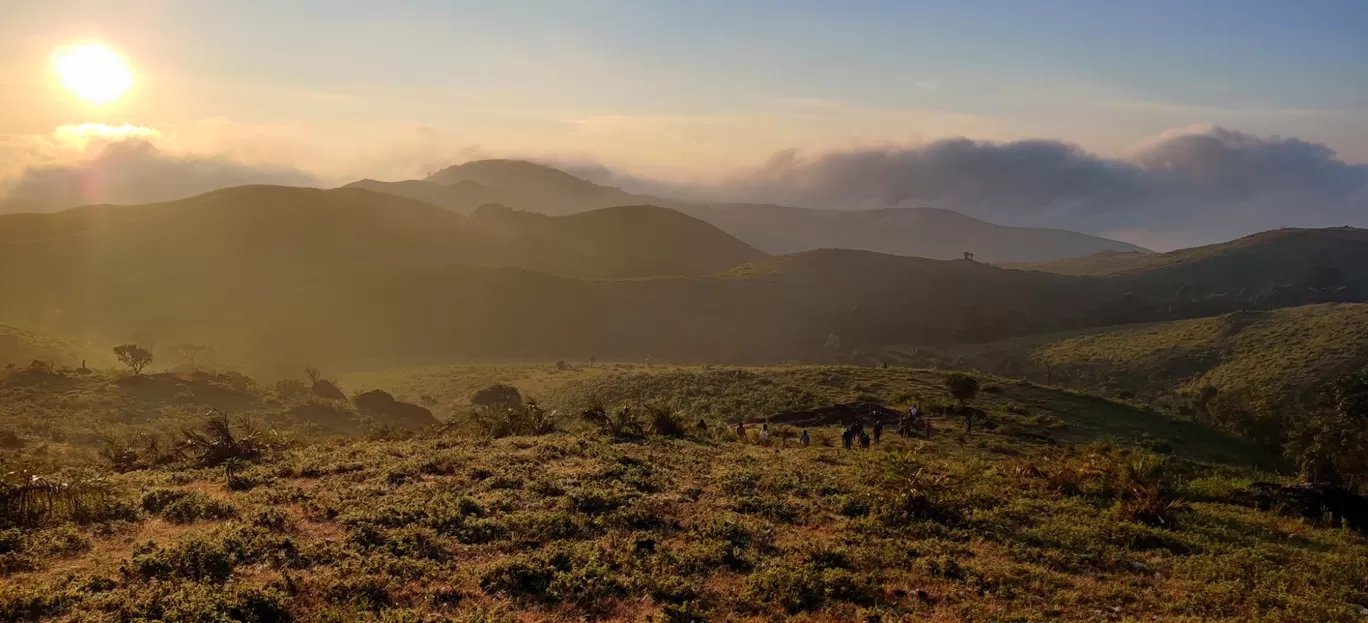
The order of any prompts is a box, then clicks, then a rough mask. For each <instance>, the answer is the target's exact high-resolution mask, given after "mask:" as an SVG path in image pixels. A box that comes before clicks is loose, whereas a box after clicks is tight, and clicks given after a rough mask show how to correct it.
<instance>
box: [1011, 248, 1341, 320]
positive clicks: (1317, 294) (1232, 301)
mask: <svg viewBox="0 0 1368 623" xmlns="http://www.w3.org/2000/svg"><path fill="white" fill-rule="evenodd" d="M1026 268H1030V269H1033V270H1039V271H1048V272H1053V273H1058V274H1066V275H1076V276H1079V275H1082V276H1098V277H1107V278H1109V279H1111V280H1113V281H1114V282H1116V283H1118V284H1123V285H1124V287H1125V288H1126V289H1127V290H1128V291H1129V292H1131V293H1133V296H1132V297H1129V298H1127V299H1126V300H1124V301H1121V302H1119V303H1118V305H1117V306H1116V307H1114V308H1113V309H1111V310H1110V311H1109V316H1111V317H1113V318H1118V319H1122V318H1124V319H1127V320H1128V321H1135V322H1139V321H1142V320H1145V319H1154V318H1190V317H1196V316H1210V315H1215V314H1220V313H1225V312H1228V311H1232V310H1239V309H1246V310H1254V309H1275V308H1279V307H1290V306H1295V305H1305V304H1310V303H1337V302H1338V303H1347V302H1358V301H1365V300H1368V230H1363V229H1354V228H1347V227H1340V228H1329V229H1279V230H1274V231H1266V232H1263V233H1259V234H1254V235H1252V236H1246V237H1244V238H1240V239H1238V240H1233V241H1230V242H1225V243H1221V244H1214V245H1208V246H1203V247H1195V248H1192V249H1183V250H1180V251H1173V252H1170V253H1160V254H1153V255H1138V254H1103V255H1097V256H1090V257H1083V258H1076V259H1072V260H1062V261H1058V262H1050V263H1045V264H1036V265H1031V266H1027V267H1026Z"/></svg>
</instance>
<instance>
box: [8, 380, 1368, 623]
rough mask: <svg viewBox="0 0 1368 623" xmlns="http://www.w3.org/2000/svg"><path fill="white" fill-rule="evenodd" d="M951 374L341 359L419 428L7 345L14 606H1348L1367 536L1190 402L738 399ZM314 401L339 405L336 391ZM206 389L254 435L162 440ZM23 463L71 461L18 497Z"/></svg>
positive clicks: (806, 394) (935, 393)
mask: <svg viewBox="0 0 1368 623" xmlns="http://www.w3.org/2000/svg"><path fill="white" fill-rule="evenodd" d="M324 376H326V375H324ZM944 380H945V374H944V373H942V372H937V371H931V370H917V369H907V368H887V369H880V368H858V367H834V366H791V367H772V368H731V367H681V366H645V365H625V364H603V363H600V364H597V365H593V366H588V365H584V364H577V365H565V366H558V365H554V364H547V365H532V364H506V365H470V366H434V367H426V368H416V369H409V370H397V371H388V372H381V373H372V374H351V375H343V376H341V377H339V378H337V383H338V384H339V385H340V386H341V387H342V389H343V390H344V391H345V392H346V393H347V394H353V395H354V394H356V393H358V392H361V391H364V390H369V389H377V388H383V389H386V390H387V391H389V392H391V393H393V394H394V396H395V397H396V398H398V399H400V400H408V401H411V402H415V403H421V404H427V405H430V407H431V408H432V409H433V411H434V413H435V414H437V415H438V417H439V418H441V419H443V420H445V421H449V422H452V423H453V425H452V426H447V427H445V428H441V429H438V428H432V427H429V428H426V429H423V430H417V431H412V430H403V429H399V428H396V427H392V426H385V425H384V423H383V422H367V421H365V418H364V417H361V416H359V414H356V413H354V410H355V408H354V407H353V406H351V405H350V404H349V403H348V402H347V401H341V400H338V401H332V402H328V401H324V400H322V399H320V398H318V397H316V396H309V395H302V394H300V393H299V392H298V391H297V390H298V389H299V388H298V387H297V384H296V383H290V382H285V383H278V384H261V383H258V382H256V381H252V380H251V379H247V378H246V377H240V376H237V375H195V376H176V375H169V374H163V375H151V376H142V377H128V376H126V375H120V374H114V373H108V372H96V373H91V374H74V373H71V372H66V371H62V370H50V371H47V372H44V371H30V370H23V371H10V372H8V373H7V374H6V375H5V377H4V379H3V382H0V437H3V439H0V441H4V444H3V446H4V448H5V449H4V454H3V458H4V462H5V465H4V469H5V471H7V472H10V476H8V477H7V479H6V481H5V483H4V487H5V488H4V489H3V490H0V492H3V493H5V497H3V500H4V501H5V503H6V504H7V505H9V506H7V507H6V513H5V515H4V517H5V518H6V519H5V521H6V524H5V525H4V526H3V528H0V574H3V575H0V619H2V620H61V621H135V620H177V621H354V620H383V621H472V622H473V621H582V620H595V621H599V620H601V621H733V620H746V621H770V620H798V621H852V620H855V621H914V620H915V621H964V620H975V621H1045V620H1075V621H1105V620H1114V621H1140V620H1146V621H1149V620H1164V621H1221V620H1226V621H1357V620H1361V617H1362V616H1363V615H1362V614H1361V608H1362V607H1363V606H1364V605H1368V586H1365V584H1364V582H1363V578H1364V577H1368V544H1365V542H1364V540H1363V537H1362V536H1360V535H1358V534H1356V533H1353V532H1350V531H1347V530H1345V529H1341V528H1335V527H1331V526H1329V525H1325V524H1324V523H1323V522H1318V521H1311V520H1304V519H1302V518H1299V517H1291V516H1288V515H1286V514H1282V513H1278V512H1274V511H1264V510H1258V509H1256V508H1254V507H1252V506H1251V504H1250V503H1249V502H1248V500H1247V498H1246V497H1244V496H1243V494H1242V491H1243V488H1244V486H1245V485H1247V484H1248V483H1250V482H1252V481H1256V480H1268V479H1276V478H1277V476H1276V475H1273V474H1269V473H1264V472H1260V471H1258V462H1259V458H1260V457H1259V456H1258V455H1257V453H1256V452H1255V451H1253V450H1252V449H1250V448H1248V447H1247V446H1246V445H1245V444H1243V443H1241V442H1239V441H1237V440H1235V439H1233V438H1230V437H1226V436H1224V435H1220V434H1217V433H1213V432H1210V431H1207V430H1206V429H1203V428H1201V427H1199V426H1197V425H1195V424H1192V423H1190V422H1187V421H1185V420H1183V419H1181V418H1173V417H1170V416H1167V415H1163V414H1160V413H1156V412H1153V411H1148V410H1144V409H1141V408H1137V407H1135V406H1132V405H1128V404H1124V403H1118V402H1113V401H1110V400H1107V399H1103V398H1099V397H1096V396H1091V395H1087V394H1082V393H1075V392H1069V391H1063V390H1060V389H1057V388H1050V387H1043V386H1039V385H1035V384H1031V383H1022V382H1014V381H1007V380H1002V379H994V378H991V377H982V378H980V382H981V384H982V391H981V392H980V393H979V395H978V396H977V397H976V398H974V399H973V400H972V401H971V404H973V405H974V406H976V407H978V408H981V409H983V410H984V411H985V412H986V413H987V415H988V418H989V420H990V421H991V423H992V430H983V429H982V427H980V428H979V430H976V431H975V432H974V433H973V434H971V435H964V434H963V424H962V422H961V421H960V420H958V419H950V418H942V417H936V418H933V424H934V432H933V434H932V436H931V437H930V438H929V439H922V438H911V439H902V438H899V437H897V436H896V435H893V434H892V432H891V431H889V432H888V433H887V434H886V435H885V437H884V439H883V440H882V441H881V442H880V443H877V444H875V445H874V447H873V448H871V449H869V450H846V449H843V448H841V447H840V445H841V444H840V441H839V434H838V432H837V430H835V428H834V427H824V428H817V429H814V430H812V431H811V432H812V433H813V443H812V445H811V446H810V447H802V446H800V445H799V444H798V442H797V433H798V431H797V430H794V429H789V428H786V427H776V429H775V430H774V431H773V434H772V436H771V438H770V440H769V441H768V442H762V441H761V440H760V439H759V438H758V436H757V434H756V433H757V432H758V431H757V430H756V429H757V428H758V427H755V426H752V427H751V432H750V434H749V435H748V436H747V437H746V438H744V439H742V438H738V437H737V436H736V435H735V434H734V432H732V430H731V427H730V425H732V424H734V423H735V422H737V421H740V420H747V421H752V422H758V421H762V420H763V418H764V416H765V415H768V414H773V413H777V412H780V411H786V410H792V409H802V408H807V407H814V406H820V405H826V404H831V403H833V402H842V401H851V400H869V401H878V402H882V403H886V404H889V405H891V406H896V407H899V408H901V407H904V406H906V405H909V404H917V403H920V404H922V405H923V406H924V407H928V408H935V407H936V406H938V405H943V404H945V403H946V402H947V401H948V399H949V397H948V395H947V394H946V392H945V390H944ZM494 383H509V384H512V385H514V386H516V387H517V388H518V389H519V390H520V391H521V393H522V394H523V395H524V397H526V398H530V399H536V400H538V401H540V403H541V404H543V405H544V408H545V409H546V410H548V411H555V412H557V413H558V415H557V416H556V417H557V420H558V423H559V429H560V430H559V431H557V432H554V433H551V434H546V435H538V436H514V437H503V438H497V439H496V438H491V437H489V436H488V435H485V434H483V433H482V432H481V431H480V430H479V429H478V428H477V427H475V426H473V424H472V422H471V421H470V417H469V413H470V412H469V407H468V402H469V399H470V397H471V395H472V394H473V393H474V392H475V391H477V390H479V389H481V388H483V387H486V386H488V385H491V384H494ZM324 403H327V404H330V405H331V406H330V408H331V409H332V411H330V413H332V414H333V417H335V418H337V419H338V420H339V422H335V423H333V425H326V424H327V423H326V422H320V421H319V419H318V417H317V409H316V408H314V407H311V406H310V405H314V406H317V405H321V404H324ZM593 404H604V405H609V406H611V407H613V408H616V407H617V406H619V405H635V404H642V405H650V406H653V407H654V408H657V409H660V410H663V411H664V412H668V413H670V414H671V415H672V416H673V417H674V418H676V419H677V420H679V421H680V423H682V424H684V427H683V428H684V429H686V431H687V432H686V434H685V435H684V436H683V437H678V436H674V437H672V436H667V435H662V434H654V433H650V432H647V433H645V434H642V435H635V434H626V435H623V436H620V437H618V438H613V437H610V436H608V435H605V434H603V433H601V432H599V431H597V430H594V429H593V428H592V427H590V426H588V425H586V424H585V423H584V422H582V421H580V420H578V419H577V418H575V417H567V416H568V415H569V414H572V413H576V412H577V411H578V410H579V409H582V408H585V407H586V406H588V405H593ZM210 407H217V408H219V409H222V410H224V411H226V412H228V413H230V414H232V415H233V417H235V418H236V419H234V420H232V429H233V430H234V431H236V433H237V440H236V441H235V442H234V443H248V440H250V442H251V443H253V444H255V445H254V446H253V454H252V455H251V457H250V458H245V459H236V458H234V459H229V460H225V461H220V462H211V461H208V460H207V459H206V458H205V457H206V456H208V450H205V448H208V447H207V446H206V447H201V449H202V450H204V452H203V453H200V454H196V453H195V452H193V451H187V452H184V453H182V454H179V455H177V454H175V453H174V452H170V451H169V449H170V448H173V447H175V445H176V444H175V439H176V438H177V437H180V436H182V435H184V433H181V432H180V431H181V429H188V430H192V431H193V430H195V429H196V428H197V427H201V426H202V425H203V424H204V422H205V412H206V410H207V409H208V408H210ZM305 416H310V417H305ZM699 418H702V419H705V420H706V421H707V422H709V424H710V426H709V429H708V430H707V431H698V430H696V429H694V428H693V423H694V422H695V421H696V420H697V419H699ZM358 422H359V423H358ZM252 423H254V424H255V427H256V432H255V433H250V432H249V426H248V425H249V424H252ZM82 431H84V432H82ZM677 434H678V433H676V435H677ZM158 435H160V436H161V437H160V438H161V439H163V443H162V445H161V448H163V450H162V451H161V454H160V455H158V456H161V457H162V458H161V459H158V460H150V459H149V460H146V461H142V462H134V463H125V464H123V467H121V468H119V469H115V468H114V467H112V465H113V463H112V462H111V456H110V455H111V447H113V448H114V449H116V450H117V449H123V450H124V451H125V452H134V453H135V454H136V453H142V454H140V456H144V457H146V456H149V455H148V454H147V452H148V451H146V450H139V449H137V448H138V447H137V446H136V445H135V444H133V442H131V441H129V442H128V443H126V444H125V445H116V446H110V445H108V444H107V443H106V441H107V440H109V439H124V440H134V439H138V440H143V441H145V440H147V439H151V438H157V436H158ZM24 470H30V471H29V472H25V471H24ZM40 470H41V471H40ZM16 473H17V474H20V475H21V476H22V477H23V478H29V479H32V478H34V477H38V478H40V479H41V482H43V483H50V484H52V485H53V486H55V487H58V488H61V487H66V489H62V491H63V494H62V495H57V494H54V495H53V496H52V497H51V498H49V499H50V500H51V501H52V502H51V504H52V505H50V506H48V507H46V508H45V509H43V507H41V506H40V507H38V508H37V509H35V508H33V507H29V506H25V505H24V504H23V499H24V498H22V497H20V496H18V495H16V494H15V492H18V491H21V490H24V491H30V492H32V490H33V488H32V487H29V488H28V489H21V485H23V484H24V482H22V481H20V480H16V479H15V478H14V475H15V474H16Z"/></svg>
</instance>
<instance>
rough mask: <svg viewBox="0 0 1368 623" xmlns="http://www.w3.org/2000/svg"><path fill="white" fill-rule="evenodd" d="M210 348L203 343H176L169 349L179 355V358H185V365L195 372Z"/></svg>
mask: <svg viewBox="0 0 1368 623" xmlns="http://www.w3.org/2000/svg"><path fill="white" fill-rule="evenodd" d="M210 350H212V349H210V348H209V347H208V346H205V345H203V344H177V345H176V346H173V347H172V348H171V351H172V352H174V353H176V354H177V355H180V358H181V359H183V360H185V365H187V366H189V367H190V369H191V370H194V371H195V372H199V364H200V362H201V361H202V360H203V358H204V357H205V356H206V355H208V354H209V351H210Z"/></svg>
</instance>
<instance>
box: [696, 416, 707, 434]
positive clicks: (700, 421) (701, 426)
mask: <svg viewBox="0 0 1368 623" xmlns="http://www.w3.org/2000/svg"><path fill="white" fill-rule="evenodd" d="M707 430H708V422H707V420H704V419H703V418H698V431H699V432H705V431H707Z"/></svg>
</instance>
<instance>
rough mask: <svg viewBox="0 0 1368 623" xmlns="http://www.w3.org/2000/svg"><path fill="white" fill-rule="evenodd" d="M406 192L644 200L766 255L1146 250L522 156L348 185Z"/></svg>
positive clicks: (580, 202)
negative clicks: (675, 188) (711, 188)
mask: <svg viewBox="0 0 1368 623" xmlns="http://www.w3.org/2000/svg"><path fill="white" fill-rule="evenodd" d="M353 185H355V186H362V187H364V188H369V189H371V190H378V191H381V192H388V193H393V194H397V195H403V196H406V197H411V198H414V199H419V200H422V201H427V202H429V203H432V204H434V205H439V206H442V207H446V208H448V209H451V210H455V211H458V212H462V213H469V212H471V211H472V210H474V209H475V207H478V206H479V205H482V204H484V203H499V204H502V205H506V206H510V207H513V208H517V209H521V210H530V211H533V212H541V213H543V214H553V215H560V214H573V213H577V212H583V211H586V210H591V209H595V208H604V207H613V206H619V205H638V204H650V205H657V206H663V207H668V208H674V209H676V210H679V211H681V212H684V213H686V214H689V215H691V216H694V217H696V218H698V219H701V220H703V221H706V222H708V223H711V224H713V225H715V226H717V227H719V228H721V229H722V230H723V231H726V232H727V233H729V234H731V235H733V236H736V237H737V238H740V239H741V240H744V241H745V242H746V243H748V244H750V245H752V246H754V247H756V248H757V249H760V250H762V251H764V252H766V253H771V254H776V255H778V254H785V253H796V252H800V251H811V250H814V249H824V248H842V249H854V250H864V251H876V252H879V253H888V254H892V255H906V256H914V257H927V258H934V259H954V258H959V257H962V256H963V254H964V253H965V252H971V253H974V254H975V258H976V259H978V260H979V261H985V262H990V263H999V262H1042V261H1049V260H1055V259H1060V258H1067V257H1077V256H1080V255H1088V254H1091V253H1097V252H1099V251H1124V252H1139V253H1144V252H1146V251H1145V249H1142V248H1140V247H1137V246H1135V245H1131V244H1127V243H1124V242H1118V241H1115V240H1108V239H1106V238H1099V237H1097V236H1090V235H1087V234H1081V233H1077V232H1071V231H1064V230H1058V229H1040V228H1027V227H1007V226H1002V225H995V224H992V223H987V222H984V221H980V220H978V219H974V218H970V217H968V216H964V215H962V214H959V213H957V212H953V211H950V210H938V209H932V208H908V209H903V208H895V209H885V210H861V211H846V210H815V209H805V208H790V207H784V206H778V205H768V204H700V203H691V202H687V201H679V200H674V199H668V198H662V197H653V196H649V195H637V194H632V193H628V192H625V191H623V190H621V189H618V188H613V187H609V186H601V185H599V184H594V183H592V182H589V181H586V180H582V179H580V178H577V177H575V176H573V175H570V174H569V173H566V172H564V171H561V170H559V169H555V168H552V167H548V166H545V165H540V164H535V163H531V162H525V161H520V160H478V161H474V162H468V163H465V164H462V165H458V166H454V167H450V168H447V169H443V170H442V171H439V172H437V173H434V174H433V175H431V176H429V177H428V178H427V179H425V180H411V181H407V182H391V183H386V182H374V181H371V180H363V181H361V182H356V183H355V184H353Z"/></svg>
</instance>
